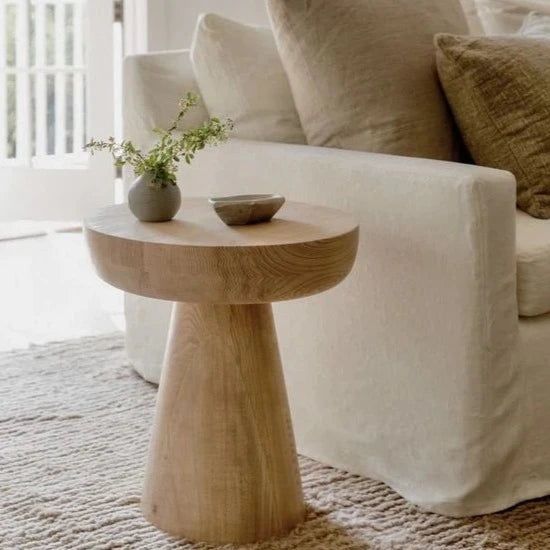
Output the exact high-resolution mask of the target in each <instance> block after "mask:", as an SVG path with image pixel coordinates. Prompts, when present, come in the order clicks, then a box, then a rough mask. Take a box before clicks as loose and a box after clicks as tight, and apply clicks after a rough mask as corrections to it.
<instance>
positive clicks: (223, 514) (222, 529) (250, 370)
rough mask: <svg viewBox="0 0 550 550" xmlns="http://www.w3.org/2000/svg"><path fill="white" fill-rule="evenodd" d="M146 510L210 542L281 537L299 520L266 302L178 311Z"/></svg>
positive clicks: (179, 531)
mask: <svg viewBox="0 0 550 550" xmlns="http://www.w3.org/2000/svg"><path fill="white" fill-rule="evenodd" d="M143 510H144V513H145V515H146V517H147V518H148V519H149V520H150V521H151V522H152V523H154V524H155V525H158V526H159V527H160V528H162V529H164V530H165V531H168V532H169V533H172V534H174V535H181V536H186V537H188V538H190V539H193V540H204V541H213V542H221V541H228V540H229V541H237V542H251V541H256V540H262V539H265V538H269V537H272V536H274V535H282V534H285V533H287V532H288V531H289V530H290V529H292V527H294V526H295V525H296V523H298V522H299V521H301V520H302V519H303V517H304V503H303V498H302V488H301V485H300V476H299V472H298V464H297V460H296V450H295V445H294V437H293V434H292V426H291V420H290V413H289V410H288V403H287V397H286V389H285V385H284V379H283V372H282V369H281V362H280V359H279V351H278V348H277V339H276V335H275V328H274V324H273V317H272V313H271V305H269V304H254V305H210V304H184V303H177V304H176V305H175V307H174V312H173V317H172V326H171V328H170V336H169V341H168V348H167V353H166V360H165V365H164V371H163V374H162V379H161V383H160V389H159V396H158V402H157V411H156V418H155V424H154V428H153V436H152V441H151V446H150V451H149V462H148V466H147V475H146V481H145V491H144V499H143Z"/></svg>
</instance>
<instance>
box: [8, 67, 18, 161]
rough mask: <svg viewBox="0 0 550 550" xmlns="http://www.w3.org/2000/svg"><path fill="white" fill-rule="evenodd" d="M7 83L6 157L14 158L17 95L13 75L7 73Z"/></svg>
mask: <svg viewBox="0 0 550 550" xmlns="http://www.w3.org/2000/svg"><path fill="white" fill-rule="evenodd" d="M6 84H7V92H8V94H7V98H6V99H7V107H8V121H7V122H8V124H7V130H8V135H7V137H8V150H7V153H8V155H7V156H8V158H15V156H16V154H17V135H16V124H15V117H16V113H17V95H16V83H15V75H14V74H9V75H7V78H6Z"/></svg>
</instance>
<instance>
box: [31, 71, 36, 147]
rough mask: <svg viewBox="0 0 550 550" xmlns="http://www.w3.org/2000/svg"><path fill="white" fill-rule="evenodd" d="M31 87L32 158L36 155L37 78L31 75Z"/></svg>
mask: <svg viewBox="0 0 550 550" xmlns="http://www.w3.org/2000/svg"><path fill="white" fill-rule="evenodd" d="M30 87H31V156H33V157H34V156H35V155H36V76H35V75H33V74H31V75H30Z"/></svg>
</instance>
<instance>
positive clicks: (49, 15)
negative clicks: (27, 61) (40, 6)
mask: <svg viewBox="0 0 550 550" xmlns="http://www.w3.org/2000/svg"><path fill="white" fill-rule="evenodd" d="M54 64H55V6H53V5H51V4H47V5H46V65H54Z"/></svg>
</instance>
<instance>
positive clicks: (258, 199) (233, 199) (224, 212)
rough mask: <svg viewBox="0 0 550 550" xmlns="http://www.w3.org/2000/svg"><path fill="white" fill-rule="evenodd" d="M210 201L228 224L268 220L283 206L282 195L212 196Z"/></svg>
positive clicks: (245, 223) (283, 199) (246, 223)
mask: <svg viewBox="0 0 550 550" xmlns="http://www.w3.org/2000/svg"><path fill="white" fill-rule="evenodd" d="M208 202H209V203H210V204H211V205H212V206H213V207H214V210H215V211H216V214H218V216H219V217H220V219H221V220H222V221H223V222H224V223H225V224H227V225H248V224H252V223H260V222H268V221H269V220H270V219H271V218H272V217H273V216H274V215H275V214H276V213H277V212H278V211H279V209H280V208H281V206H283V204H284V202H285V198H284V197H283V196H282V195H277V194H271V195H233V196H229V197H211V198H210V199H208Z"/></svg>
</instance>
